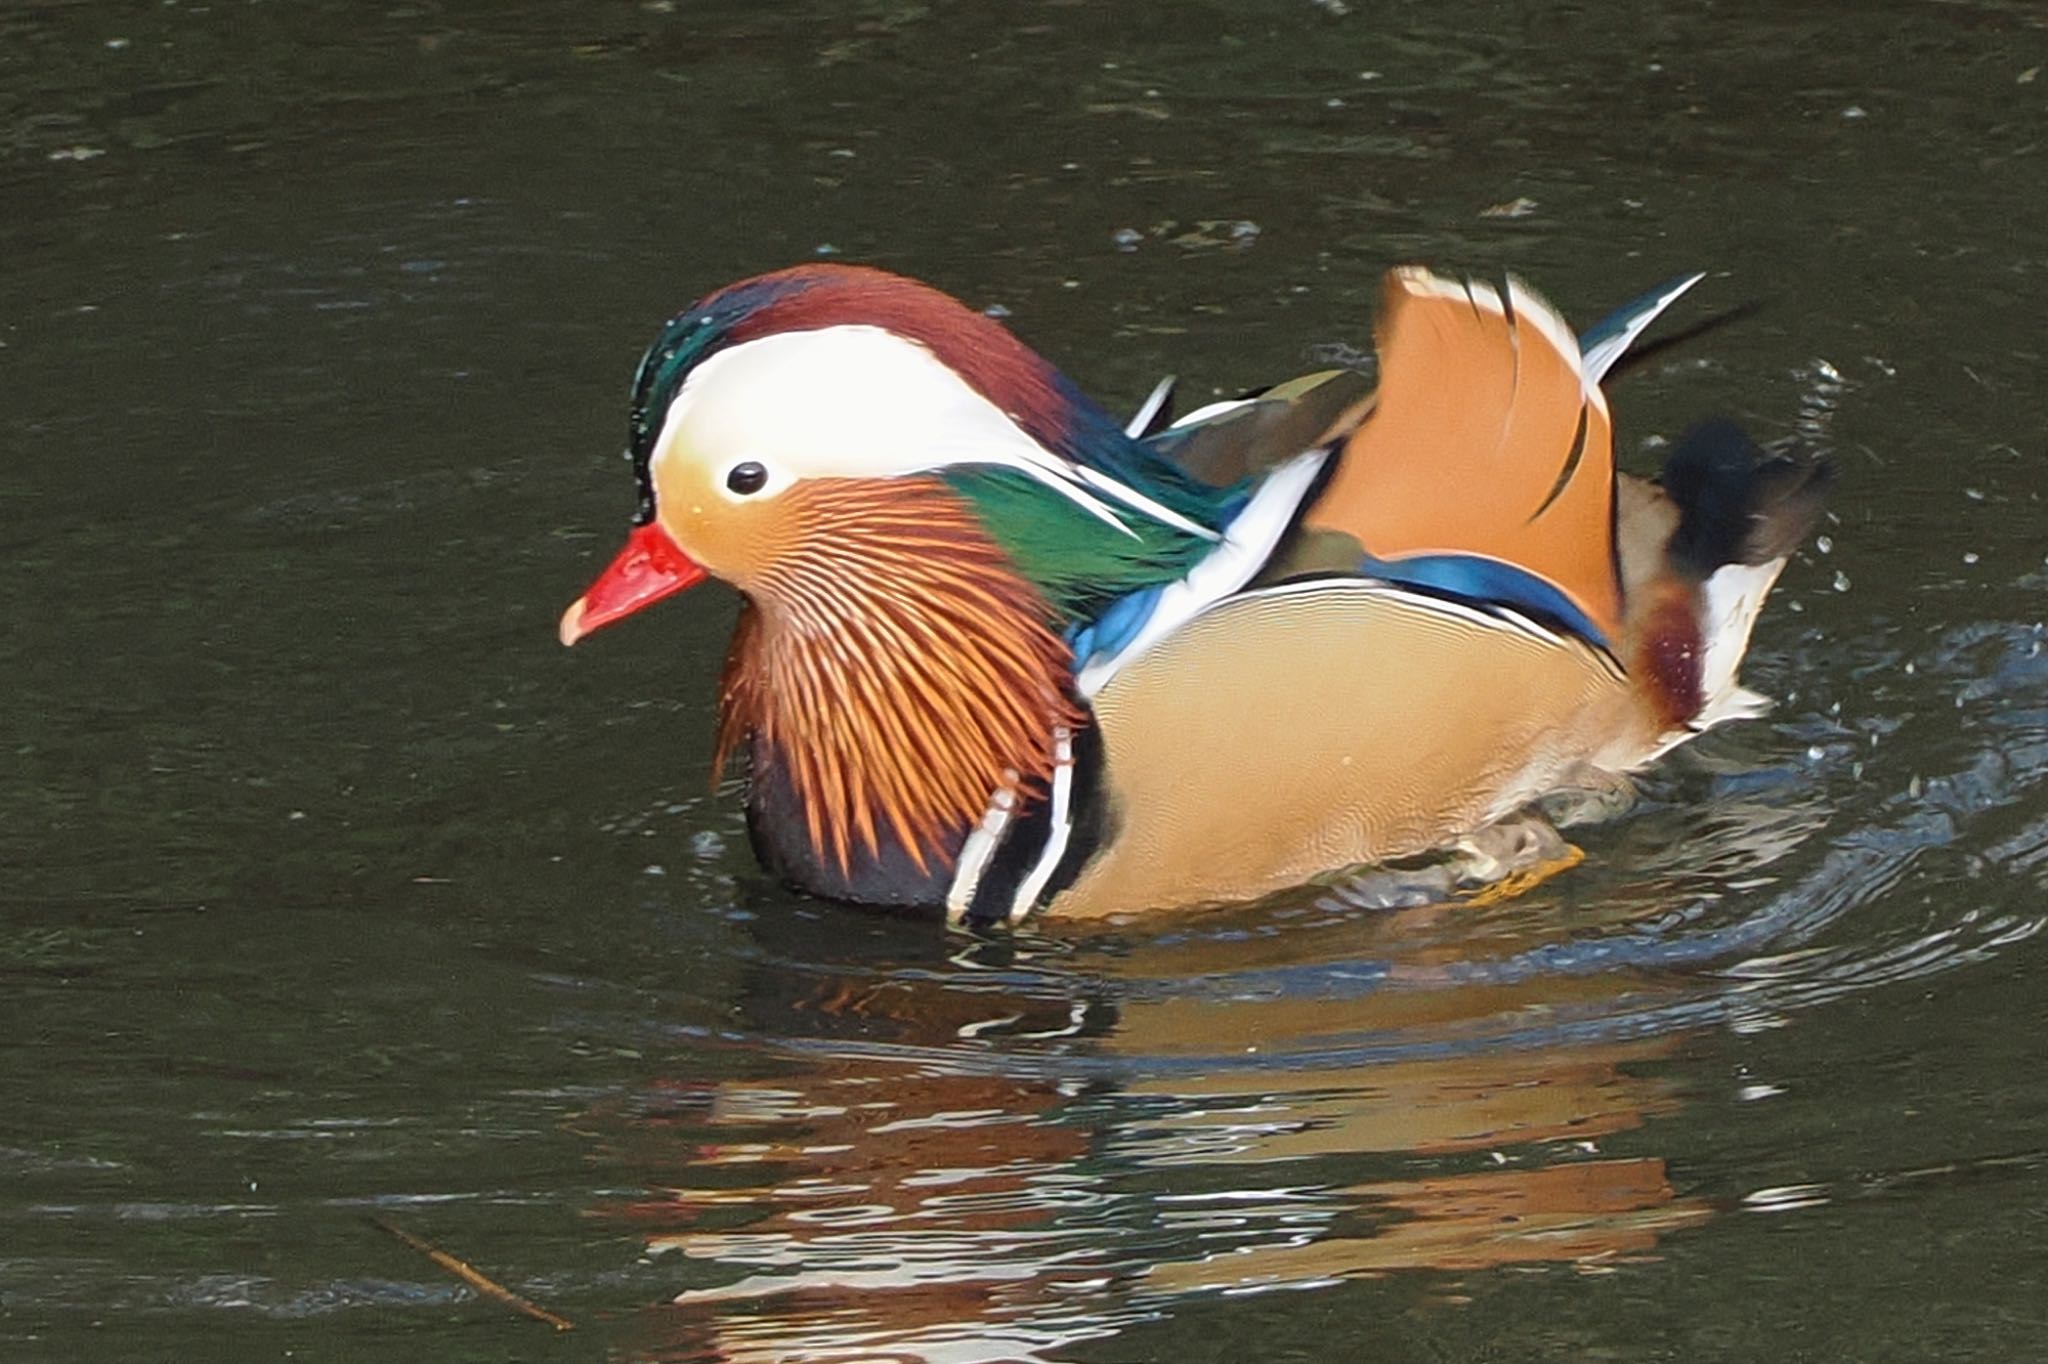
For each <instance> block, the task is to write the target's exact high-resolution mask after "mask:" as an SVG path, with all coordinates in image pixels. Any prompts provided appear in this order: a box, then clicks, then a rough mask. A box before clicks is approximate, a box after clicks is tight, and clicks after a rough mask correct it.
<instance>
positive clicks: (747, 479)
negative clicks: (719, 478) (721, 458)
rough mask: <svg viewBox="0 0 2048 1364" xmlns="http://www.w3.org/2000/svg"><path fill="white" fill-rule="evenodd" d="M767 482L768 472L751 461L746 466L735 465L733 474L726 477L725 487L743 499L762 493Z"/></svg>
mask: <svg viewBox="0 0 2048 1364" xmlns="http://www.w3.org/2000/svg"><path fill="white" fill-rule="evenodd" d="M767 482H768V471H767V470H766V469H763V468H762V467H761V466H760V465H758V464H756V463H754V461H753V460H751V459H750V460H748V461H747V462H746V463H744V464H735V465H733V466H732V472H731V473H729V474H727V475H726V476H725V486H726V487H728V488H730V489H732V490H733V491H734V492H736V493H738V494H739V495H740V496H742V497H745V496H747V495H748V494H750V493H757V492H760V491H761V489H762V487H763V486H765V485H766V484H767Z"/></svg>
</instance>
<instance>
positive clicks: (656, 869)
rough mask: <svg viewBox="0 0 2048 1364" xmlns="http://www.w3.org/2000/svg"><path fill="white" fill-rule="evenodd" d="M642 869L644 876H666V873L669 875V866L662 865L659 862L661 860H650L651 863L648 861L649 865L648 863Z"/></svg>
mask: <svg viewBox="0 0 2048 1364" xmlns="http://www.w3.org/2000/svg"><path fill="white" fill-rule="evenodd" d="M640 871H641V874H642V875H643V876H666V875H668V868H667V867H664V866H662V865H661V863H659V862H650V863H648V864H647V865H646V866H645V867H642V868H641V869H640Z"/></svg>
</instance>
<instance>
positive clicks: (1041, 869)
mask: <svg viewBox="0 0 2048 1364" xmlns="http://www.w3.org/2000/svg"><path fill="white" fill-rule="evenodd" d="M1052 741H1053V746H1052V822H1051V826H1050V827H1049V828H1048V829H1047V830H1046V834H1045V847H1044V848H1043V849H1041V850H1040V851H1039V854H1038V860H1037V861H1036V862H1034V863H1032V864H1031V873H1030V875H1028V876H1026V877H1025V878H1024V880H1023V883H1022V884H1020V885H1019V886H1018V887H1017V895H1016V898H1015V899H1013V900H1011V901H1010V923H1011V924H1013V925H1015V924H1019V923H1022V922H1023V921H1024V919H1025V917H1026V916H1027V915H1029V914H1030V913H1031V908H1032V906H1033V905H1035V904H1037V903H1038V895H1039V892H1040V891H1042V890H1044V889H1045V883H1046V882H1048V881H1050V880H1051V879H1052V874H1053V872H1054V871H1055V870H1056V869H1057V868H1058V867H1059V864H1060V859H1061V858H1062V857H1064V856H1066V853H1067V840H1068V839H1069V838H1071V837H1072V836H1073V833H1074V814H1073V811H1072V809H1070V808H1069V807H1070V806H1071V805H1072V803H1073V798H1074V733H1073V731H1072V730H1070V729H1068V728H1067V727H1066V726H1065V725H1058V726H1056V727H1054V729H1053V732H1052Z"/></svg>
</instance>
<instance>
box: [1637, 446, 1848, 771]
mask: <svg viewBox="0 0 2048 1364" xmlns="http://www.w3.org/2000/svg"><path fill="white" fill-rule="evenodd" d="M1660 482H1661V483H1662V499H1661V500H1662V501H1663V502H1664V503H1665V505H1666V506H1667V507H1668V508H1669V511H1668V512H1667V513H1666V515H1667V516H1668V515H1670V514H1671V513H1675V523H1676V524H1675V526H1674V528H1673V529H1672V530H1671V533H1670V537H1669V539H1668V540H1667V541H1666V542H1665V545H1664V550H1663V563H1662V565H1661V572H1659V573H1658V574H1657V575H1656V580H1655V581H1653V582H1651V583H1649V584H1648V585H1647V587H1648V590H1647V591H1644V592H1643V593H1641V594H1640V595H1641V601H1640V608H1641V609H1640V610H1639V611H1632V613H1631V614H1632V615H1635V616H1636V617H1637V619H1636V620H1635V621H1634V622H1632V623H1633V624H1634V625H1635V626H1636V628H1635V629H1634V630H1633V631H1632V632H1631V633H1632V634H1633V636H1634V638H1635V646H1634V648H1633V650H1632V653H1633V655H1634V659H1633V661H1634V663H1635V664H1636V666H1637V667H1638V668H1639V669H1640V670H1641V672H1642V673H1643V675H1644V682H1645V685H1646V686H1647V687H1648V688H1649V689H1650V690H1651V691H1652V693H1653V695H1654V696H1655V697H1656V699H1657V700H1658V701H1659V703H1660V705H1661V707H1662V709H1663V710H1664V712H1665V715H1666V718H1667V719H1668V720H1670V721H1671V722H1673V723H1675V724H1682V725H1683V726H1684V727H1685V728H1686V729H1687V730H1690V731H1693V732H1697V731H1699V730H1703V729H1707V728H1709V727H1711V726H1713V725H1717V724H1720V723H1722V722H1723V721H1726V720H1736V719H1743V718H1747V717H1749V716H1754V715H1758V714H1761V713H1762V712H1763V711H1764V710H1765V709H1767V708H1768V706H1769V702H1768V701H1766V700H1765V699H1764V698H1763V697H1762V696H1759V695H1758V694H1757V693H1755V692H1753V691H1749V690H1747V689H1745V688H1744V687H1743V686H1742V685H1741V683H1740V680H1739V677H1738V674H1739V671H1740V669H1741V665H1742V658H1743V655H1744V654H1745V653H1746V652H1747V651H1748V649H1749V638H1750V632H1751V630H1752V629H1753V628H1754V627H1755V625H1756V619H1757V614H1758V612H1759V611H1761V610H1762V608H1763V604H1764V598H1765V597H1767V596H1768V595H1769V594H1770V590H1771V587H1772V585H1773V584H1774V583H1776V582H1777V580H1778V574H1779V573H1780V572H1782V571H1783V570H1784V567H1785V562H1786V560H1787V559H1788V558H1789V557H1790V555H1791V553H1792V551H1793V550H1795V549H1797V548H1798V547H1799V545H1800V543H1801V542H1802V541H1804V540H1805V539H1806V537H1807V536H1808V535H1809V534H1811V533H1812V531H1813V528H1814V526H1815V524H1816V523H1818V521H1819V520H1820V517H1821V514H1822V512H1823V511H1824V510H1825V507H1826V502H1827V493H1828V489H1829V488H1830V487H1831V486H1832V484H1833V482H1834V466H1833V465H1832V464H1831V463H1829V462H1828V461H1827V460H1825V459H1817V458H1794V457H1791V456H1788V455H1783V454H1769V453H1766V452H1765V451H1764V450H1762V449H1760V448H1759V447H1758V446H1757V444H1756V442H1754V441H1753V440H1751V439H1750V438H1749V436H1748V435H1747V434H1746V433H1744V432H1743V430H1742V429H1741V428H1740V427H1738V426H1736V425H1735V424H1734V423H1733V422H1730V421H1726V420H1718V419H1717V420H1713V421H1708V422H1703V423H1701V424H1700V425H1699V426H1697V427H1695V428H1693V430H1692V431H1690V432H1688V433H1687V434H1686V436H1685V438H1684V439H1682V440H1681V441H1680V442H1679V443H1678V445H1677V446H1676V448H1674V449H1673V450H1672V452H1671V456H1670V458H1668V459H1667V460H1666V461H1665V463H1664V473H1663V477H1662V479H1661V480H1660Z"/></svg>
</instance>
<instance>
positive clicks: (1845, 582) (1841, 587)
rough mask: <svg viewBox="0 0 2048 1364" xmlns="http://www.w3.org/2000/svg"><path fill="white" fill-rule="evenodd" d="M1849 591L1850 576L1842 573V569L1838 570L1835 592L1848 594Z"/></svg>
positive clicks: (1836, 571) (1836, 572)
mask: <svg viewBox="0 0 2048 1364" xmlns="http://www.w3.org/2000/svg"><path fill="white" fill-rule="evenodd" d="M1848 590H1849V575H1848V574H1846V573H1844V572H1842V571H1841V570H1840V569H1836V570H1835V591H1837V592H1847V591H1848Z"/></svg>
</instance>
